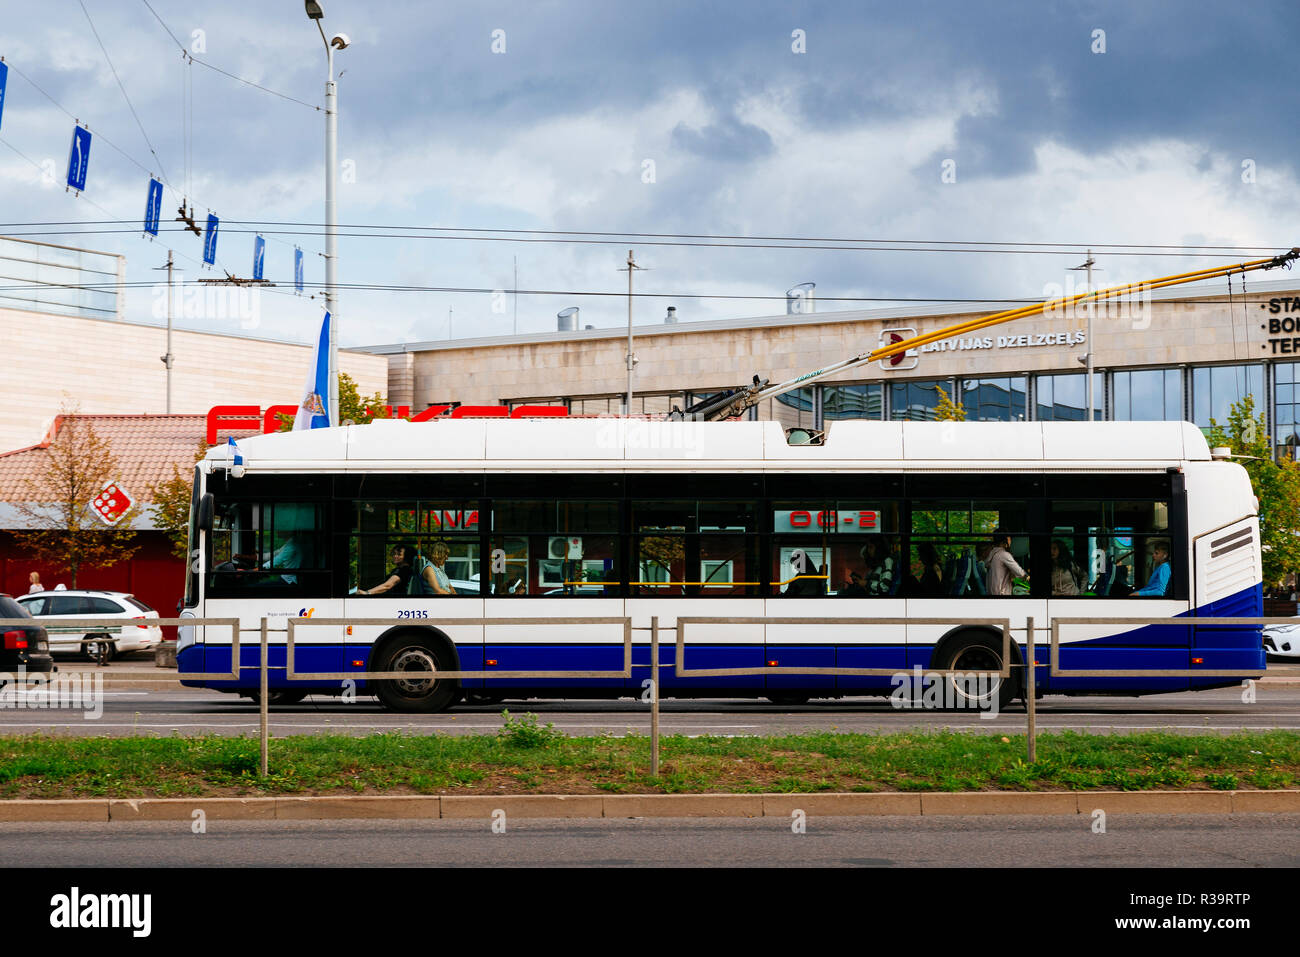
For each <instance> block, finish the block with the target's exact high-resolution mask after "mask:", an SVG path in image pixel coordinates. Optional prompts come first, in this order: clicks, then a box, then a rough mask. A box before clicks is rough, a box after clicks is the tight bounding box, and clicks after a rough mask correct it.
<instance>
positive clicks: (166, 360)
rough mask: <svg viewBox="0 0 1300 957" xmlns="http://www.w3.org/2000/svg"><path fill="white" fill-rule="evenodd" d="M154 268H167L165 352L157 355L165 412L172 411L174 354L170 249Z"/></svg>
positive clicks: (169, 412) (169, 413)
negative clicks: (163, 371)
mask: <svg viewBox="0 0 1300 957" xmlns="http://www.w3.org/2000/svg"><path fill="white" fill-rule="evenodd" d="M154 269H166V270H167V354H166V355H163V356H159V358H160V359H162V364H163V365H164V366H166V367H167V414H168V415H171V412H172V363H173V361H174V360H175V358H176V357H175V356H174V355H172V251H171V250H170V249H169V250H167V265H166V266H155V267H154Z"/></svg>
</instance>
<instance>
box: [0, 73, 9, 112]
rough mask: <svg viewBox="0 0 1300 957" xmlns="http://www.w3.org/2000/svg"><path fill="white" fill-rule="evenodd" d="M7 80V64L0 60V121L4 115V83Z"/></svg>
mask: <svg viewBox="0 0 1300 957" xmlns="http://www.w3.org/2000/svg"><path fill="white" fill-rule="evenodd" d="M8 82H9V64H7V63H5V62H4V61H3V60H0V121H3V120H4V116H5V85H6V84H7V83H8Z"/></svg>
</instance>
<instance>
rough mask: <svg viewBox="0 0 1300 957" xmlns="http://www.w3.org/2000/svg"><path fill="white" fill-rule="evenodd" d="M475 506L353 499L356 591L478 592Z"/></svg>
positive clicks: (351, 549)
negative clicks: (354, 504) (355, 500)
mask: <svg viewBox="0 0 1300 957" xmlns="http://www.w3.org/2000/svg"><path fill="white" fill-rule="evenodd" d="M478 525H479V510H478V503H477V502H469V501H456V500H448V501H427V500H421V501H381V500H371V501H365V500H362V501H358V502H357V503H356V509H355V512H354V519H353V524H352V536H351V540H350V542H349V549H348V554H349V562H350V568H349V573H350V582H351V585H352V587H353V588H354V589H356V593H357V594H363V595H374V596H376V597H379V596H382V597H388V598H398V597H421V598H437V597H452V596H455V595H471V596H477V595H478V594H479V584H478V576H479V561H478V558H479V555H478V552H479V539H478Z"/></svg>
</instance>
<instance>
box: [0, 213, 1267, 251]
mask: <svg viewBox="0 0 1300 957" xmlns="http://www.w3.org/2000/svg"><path fill="white" fill-rule="evenodd" d="M124 222H133V220H125V221H124ZM255 222H258V221H257V220H225V221H223V223H222V228H223V229H224V230H225V231H226V232H232V233H256V234H258V235H262V236H267V237H275V236H322V235H324V233H325V227H323V226H317V225H316V224H311V228H307V229H268V228H265V227H262V228H254V229H237V228H234V227H235V226H238V225H241V224H245V223H255ZM17 225H20V224H0V228H8V227H9V226H17ZM31 225H43V224H31ZM92 225H97V224H92ZM104 225H115V224H112V223H106V224H104ZM393 228H397V229H402V228H404V227H391V226H358V225H355V224H354V225H351V226H346V225H345V226H340V227H339V231H338V232H337V233H336V234H337V235H339V236H343V237H347V238H350V239H401V240H427V241H438V242H456V241H460V242H499V243H546V244H562V245H563V244H567V245H580V246H582V245H592V246H622V245H625V244H626V243H627V242H629V241H631V240H630V239H587V238H571V235H570V234H564V233H561V232H558V231H557V233H555V234H552V235H547V236H544V237H524V236H517V235H504V236H503V235H491V236H489V235H479V234H477V232H476V234H475V235H446V234H443V233H439V234H437V235H428V234H426V233H421V232H414V231H409V232H397V233H393V232H379V231H377V230H387V229H393ZM417 228H419V227H412V228H411V229H412V230H414V229H417ZM434 228H439V227H434ZM447 229H448V230H449V231H450V230H451V229H452V228H451V227H448V228H447ZM466 231H467V230H466ZM124 232H134V230H132V229H84V230H83V229H77V230H73V229H67V230H60V229H54V230H40V231H28V232H23V233H14V234H13V235H25V236H42V235H112V234H114V233H124ZM484 232H487V230H484ZM615 235H617V234H615ZM624 235H625V236H630V235H632V234H624ZM742 238H747V237H742ZM281 242H282V240H281ZM813 242H816V243H821V244H820V245H806V244H804V243H798V242H796V243H768V242H694V241H687V240H637V244H638V245H641V246H652V247H677V248H694V249H789V250H798V251H804V252H818V251H827V252H910V253H916V252H921V253H964V254H985V255H1011V256H1064V255H1072V254H1074V253H1076V252H1077V251H1078V248H1077V247H1073V246H1071V247H1068V248H1067V247H1065V246H1055V247H1053V248H1047V249H1044V248H1028V249H1011V248H1003V247H992V246H982V247H981V248H975V247H973V246H970V245H965V244H962V245H958V244H956V243H954V244H952V245H941V246H895V245H888V246H886V245H879V246H868V245H845V244H836V245H831V244H830V241H829V240H814V241H813ZM867 242H870V240H867ZM940 242H943V241H942V240H941V241H940ZM286 245H287V244H286ZM1035 245H1036V246H1037V245H1039V244H1035ZM1168 248H1178V247H1159V246H1155V247H1146V248H1139V247H1136V246H1134V247H1126V248H1125V250H1124V251H1122V252H1116V253H1114V255H1117V256H1138V257H1160V258H1187V259H1225V258H1226V259H1235V258H1237V257H1238V255H1239V254H1240V251H1243V250H1245V249H1247V247H1242V248H1241V249H1239V251H1238V253H1232V252H1199V251H1185V252H1166V251H1162V250H1164V249H1168ZM1186 248H1187V249H1192V250H1195V249H1200V248H1207V247H1186ZM1208 248H1213V247H1208ZM1224 248H1231V247H1224ZM1283 248H1284V247H1282V246H1261V247H1248V249H1249V250H1250V251H1258V252H1277V251H1279V250H1281V249H1283Z"/></svg>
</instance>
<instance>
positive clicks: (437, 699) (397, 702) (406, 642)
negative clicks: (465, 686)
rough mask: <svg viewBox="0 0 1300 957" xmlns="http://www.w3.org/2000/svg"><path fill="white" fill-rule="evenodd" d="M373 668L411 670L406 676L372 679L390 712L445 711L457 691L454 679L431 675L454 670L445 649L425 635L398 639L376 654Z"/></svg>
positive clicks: (381, 701) (453, 664)
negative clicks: (379, 653) (407, 676)
mask: <svg viewBox="0 0 1300 957" xmlns="http://www.w3.org/2000/svg"><path fill="white" fill-rule="evenodd" d="M374 670H375V671H401V672H409V673H410V677H409V678H406V677H403V678H397V679H394V680H389V681H376V682H375V689H376V690H375V694H376V695H378V697H379V701H380V703H382V704H383V705H384V707H386V708H389V709H390V710H392V711H418V712H426V713H427V712H433V711H445V710H447V708H449V707H450V706H451V705H452V703H453V702H454V701H455V700H456V698H457V696H458V695H459V693H460V689H459V688H458V687H456V685H455V684H454V683H453V682H451V681H448V680H446V679H442V680H439V679H437V678H435V677H433V676H434V675H436V674H437V673H438V672H439V671H455V670H456V665H455V662H454V661H452V660H451V656H450V655H449V654H448V652H447V651H446V649H444V648H441V647H439V645H438V643H437V642H434V641H430V640H429V639H427V638H421V637H416V636H414V635H410V636H406V635H404V636H402V637H399V638H397V639H396V640H394V641H393V642H392V643H390V644H389V645H388V647H387V648H386V649H385V650H384V651H383V653H382V654H381V655H380V656H379V659H378V662H377V664H376V665H375V668H374Z"/></svg>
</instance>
